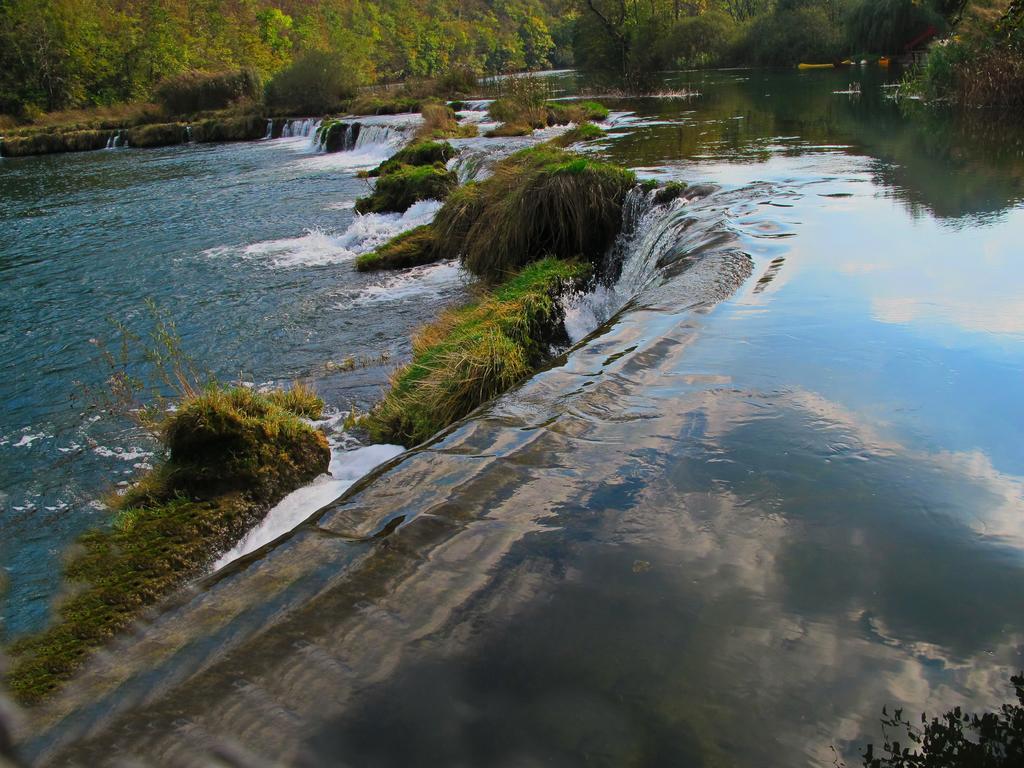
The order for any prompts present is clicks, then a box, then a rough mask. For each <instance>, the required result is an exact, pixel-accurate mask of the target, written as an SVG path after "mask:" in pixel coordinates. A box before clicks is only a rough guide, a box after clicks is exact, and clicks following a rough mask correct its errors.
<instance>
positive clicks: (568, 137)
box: [550, 123, 605, 148]
mask: <svg viewBox="0 0 1024 768" xmlns="http://www.w3.org/2000/svg"><path fill="white" fill-rule="evenodd" d="M604 135H605V133H604V131H602V130H601V129H600V128H598V127H597V126H596V125H594V124H593V123H580V124H579V125H577V126H576V127H575V128H573V129H572V130H569V131H566V132H565V133H563V134H562V135H561V136H556V137H555V138H553V139H551V141H550V143H551V144H552V145H553V146H556V147H562V148H565V147H568V146H570V145H572V144H578V143H579V142H581V141H593V140H594V139H601V138H604Z"/></svg>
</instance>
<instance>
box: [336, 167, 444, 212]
mask: <svg viewBox="0 0 1024 768" xmlns="http://www.w3.org/2000/svg"><path fill="white" fill-rule="evenodd" d="M458 185H459V177H458V176H457V175H456V174H455V172H453V171H449V170H448V169H446V168H445V167H444V166H443V165H440V164H438V165H423V166H415V165H402V166H399V167H397V168H395V169H393V170H392V171H390V172H389V173H386V174H384V175H383V176H380V177H379V178H378V179H377V184H376V186H375V187H374V189H373V193H372V194H370V195H369V196H367V197H361V198H359V199H358V200H356V211H357V212H358V213H404V212H405V211H407V210H409V207H410V206H411V205H413V204H414V203H418V202H420V201H421V200H444V199H445V198H446V197H448V195H449V194H450V193H451V191H452V190H453V189H455V188H456V187H457V186H458Z"/></svg>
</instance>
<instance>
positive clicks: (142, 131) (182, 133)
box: [126, 123, 188, 148]
mask: <svg viewBox="0 0 1024 768" xmlns="http://www.w3.org/2000/svg"><path fill="white" fill-rule="evenodd" d="M126 138H127V140H128V145H129V146H132V147H140V148H145V147H168V146H173V145H175V144H184V143H185V142H186V141H188V129H187V128H186V126H185V124H184V123H157V124H154V125H141V126H139V127H137V128H131V129H129V130H128V132H127V134H126Z"/></svg>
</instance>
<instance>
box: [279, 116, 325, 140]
mask: <svg viewBox="0 0 1024 768" xmlns="http://www.w3.org/2000/svg"><path fill="white" fill-rule="evenodd" d="M322 122H323V121H322V120H321V119H320V118H318V117H306V118H303V119H301V120H288V121H287V122H286V123H285V124H284V127H283V128H281V138H282V139H296V138H309V137H312V136H316V132H317V129H318V128H319V127H320V123H322Z"/></svg>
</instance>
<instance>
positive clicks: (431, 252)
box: [356, 224, 439, 272]
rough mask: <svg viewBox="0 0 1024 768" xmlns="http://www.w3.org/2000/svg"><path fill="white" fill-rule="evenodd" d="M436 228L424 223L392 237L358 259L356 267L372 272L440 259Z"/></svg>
mask: <svg viewBox="0 0 1024 768" xmlns="http://www.w3.org/2000/svg"><path fill="white" fill-rule="evenodd" d="M438 258H439V257H438V250H437V246H436V243H435V237H434V228H433V227H432V226H431V225H430V224H424V225H422V226H420V227H416V228H415V229H411V230H409V231H408V232H403V233H402V234H400V235H398V236H396V237H393V238H391V239H390V240H389V241H388V242H386V243H385V244H384V245H382V246H381V247H380V248H378V249H376V250H375V251H372V252H370V253H364V254H362V255H361V256H360V257H359V258H357V259H356V269H358V270H359V271H360V272H372V271H374V270H377V269H407V268H408V267H418V266H421V265H423V264H430V263H432V262H435V261H437V260H438Z"/></svg>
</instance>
